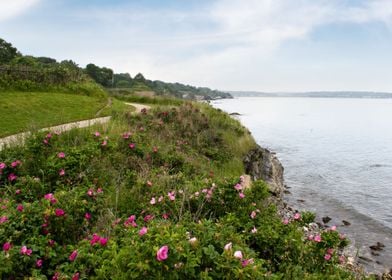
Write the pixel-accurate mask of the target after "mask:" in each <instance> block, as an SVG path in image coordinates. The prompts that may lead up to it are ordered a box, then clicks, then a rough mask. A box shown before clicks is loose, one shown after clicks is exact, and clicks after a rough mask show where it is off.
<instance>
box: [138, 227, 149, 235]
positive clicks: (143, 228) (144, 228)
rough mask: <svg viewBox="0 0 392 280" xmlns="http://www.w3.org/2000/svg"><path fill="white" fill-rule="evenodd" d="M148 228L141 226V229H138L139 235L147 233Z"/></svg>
mask: <svg viewBox="0 0 392 280" xmlns="http://www.w3.org/2000/svg"><path fill="white" fill-rule="evenodd" d="M147 231H148V229H147V228H146V227H142V228H141V230H139V236H143V235H145V234H146V233H147Z"/></svg>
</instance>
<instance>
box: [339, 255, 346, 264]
mask: <svg viewBox="0 0 392 280" xmlns="http://www.w3.org/2000/svg"><path fill="white" fill-rule="evenodd" d="M345 262H346V257H345V256H343V255H342V256H340V257H339V263H340V264H344V263H345Z"/></svg>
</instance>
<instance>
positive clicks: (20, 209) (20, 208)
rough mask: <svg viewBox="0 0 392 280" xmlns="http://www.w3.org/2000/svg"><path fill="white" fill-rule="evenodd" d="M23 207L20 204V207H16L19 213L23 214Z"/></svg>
mask: <svg viewBox="0 0 392 280" xmlns="http://www.w3.org/2000/svg"><path fill="white" fill-rule="evenodd" d="M23 209H24V208H23V205H22V204H18V206H16V210H18V211H19V212H23Z"/></svg>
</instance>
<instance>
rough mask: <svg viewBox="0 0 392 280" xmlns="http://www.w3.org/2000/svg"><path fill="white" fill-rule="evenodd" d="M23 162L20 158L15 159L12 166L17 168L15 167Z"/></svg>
mask: <svg viewBox="0 0 392 280" xmlns="http://www.w3.org/2000/svg"><path fill="white" fill-rule="evenodd" d="M20 164H21V161H20V160H15V161H13V162H12V163H11V167H12V168H15V167H17V166H18V165H20Z"/></svg>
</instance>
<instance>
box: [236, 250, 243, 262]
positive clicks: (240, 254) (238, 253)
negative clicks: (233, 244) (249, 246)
mask: <svg viewBox="0 0 392 280" xmlns="http://www.w3.org/2000/svg"><path fill="white" fill-rule="evenodd" d="M234 257H235V258H236V259H240V260H242V257H243V256H242V252H241V251H235V252H234Z"/></svg>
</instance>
